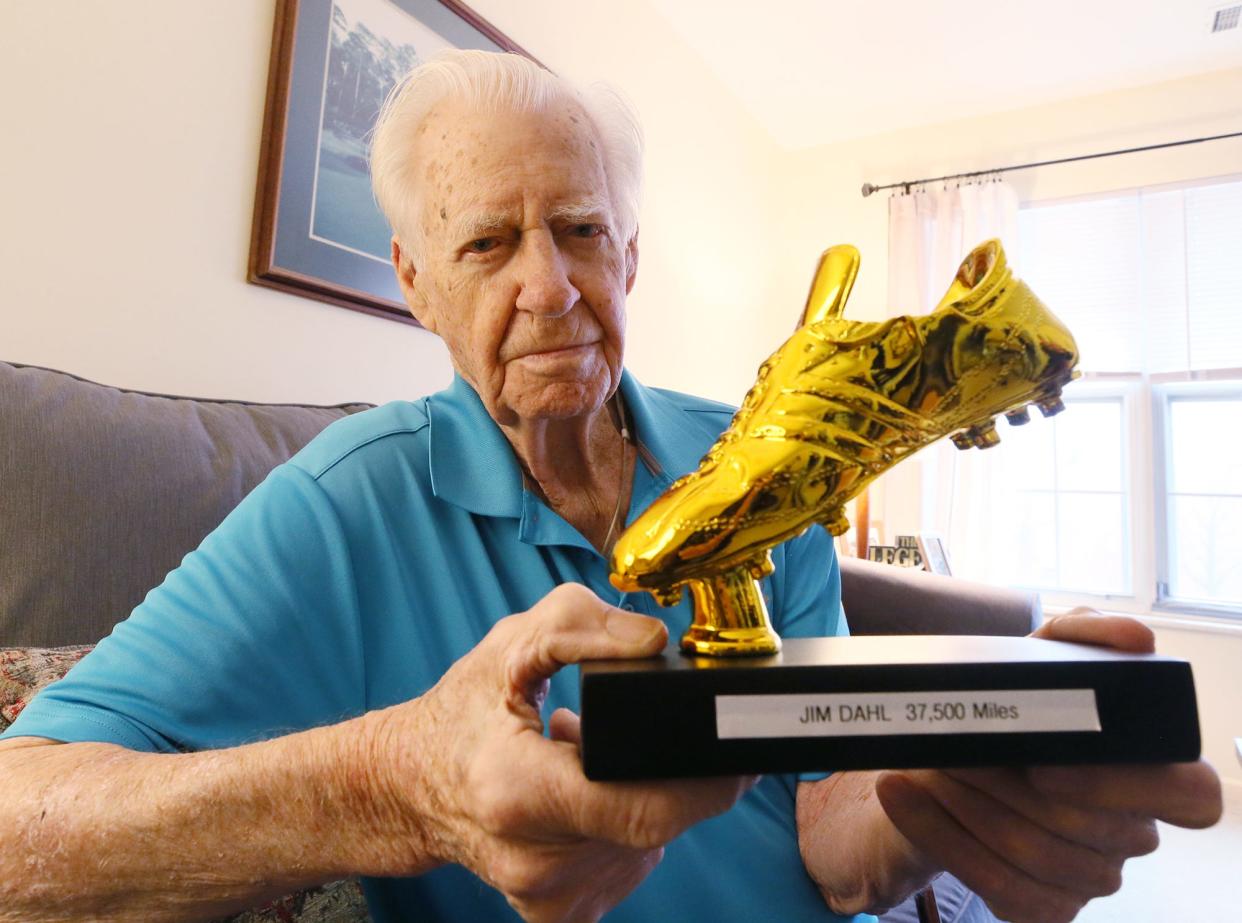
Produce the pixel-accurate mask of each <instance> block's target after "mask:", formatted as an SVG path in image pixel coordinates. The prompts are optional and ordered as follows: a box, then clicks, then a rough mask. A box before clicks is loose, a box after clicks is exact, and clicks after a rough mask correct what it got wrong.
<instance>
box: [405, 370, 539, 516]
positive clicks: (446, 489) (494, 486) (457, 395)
mask: <svg viewBox="0 0 1242 923" xmlns="http://www.w3.org/2000/svg"><path fill="white" fill-rule="evenodd" d="M427 416H428V418H429V419H430V432H429V434H428V440H427V443H428V445H427V452H428V462H429V464H430V468H431V492H432V493H434V494H435V495H436V496H437V497H439V498H440V499H441V500H447V501H448V502H449V503H452V504H454V505H456V506H460V507H462V508H463V509H465V510H469V511H470V512H471V513H477V514H479V515H482V516H509V517H513V518H518V517H520V516H521V515H522V492H523V491H522V469H521V467H519V465H518V462H517V458H516V457H515V456H514V454H513V447H512V446H511V445H509V440H507V439H505V435H504V433H502V432H501V430H500V427H499V426H497V425H496V421H494V420H493V419H492V418H491V416H489V415H488V413H487V408H486V407H484V406H483V401H482V400H481V399H480V398H479V395H478V394H476V393H475V390H474V388H472V387H470V385H469V384H467V383H466V380H465V379H464V378H462V377H461V376H460V375H457V374H454V375H453V383H452V384H451V385H449V387H448V388H447V389H445V390H444V391H441V392H439V393H438V394H433V395H432V396H431V397H429V398H428V399H427Z"/></svg>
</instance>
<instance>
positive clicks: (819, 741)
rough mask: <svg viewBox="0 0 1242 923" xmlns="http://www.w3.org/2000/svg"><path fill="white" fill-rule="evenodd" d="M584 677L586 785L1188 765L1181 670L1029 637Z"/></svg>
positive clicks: (1194, 745)
mask: <svg viewBox="0 0 1242 923" xmlns="http://www.w3.org/2000/svg"><path fill="white" fill-rule="evenodd" d="M783 643H784V649H783V650H782V651H781V653H779V654H776V655H773V656H770V657H754V658H727V659H726V658H706V657H688V656H686V655H683V654H681V653H680V652H679V651H678V650H677V649H676V648H674V647H670V648H669V649H668V650H666V651H665V652H664V653H663V654H662V655H660V656H658V657H653V658H649V659H646V660H606V661H595V662H592V663H585V664H583V665H582V668H581V687H582V762H583V769H584V771H585V772H586V775H587V777H588V778H590V779H598V780H620V779H662V778H676V777H686V776H712V775H732V774H753V773H767V772H803V771H819V770H825V771H826V770H836V769H909V768H920V767H921V768H931V767H952V766H1001V765H1037V764H1053V763H1129V762H1166V761H1168V762H1176V761H1184V760H1193V759H1197V758H1198V756H1199V747H1200V743H1199V718H1198V710H1197V708H1196V703H1195V691H1194V680H1193V678H1192V676H1191V672H1190V665H1189V664H1188V663H1186V662H1185V661H1181V660H1176V659H1173V658H1169V657H1161V656H1157V655H1155V654H1144V655H1133V654H1121V653H1116V652H1113V651H1109V650H1106V649H1103V648H1098V647H1089V646H1085V645H1079V644H1067V643H1062V642H1055V641H1043V640H1039V639H1033V638H999V637H974V636H970V637H963V636H932V635H912V636H887V637H858V638H802V639H799V638H791V639H785V640H784V642H783Z"/></svg>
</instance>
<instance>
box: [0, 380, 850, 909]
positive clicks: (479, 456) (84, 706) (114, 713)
mask: <svg viewBox="0 0 1242 923" xmlns="http://www.w3.org/2000/svg"><path fill="white" fill-rule="evenodd" d="M621 390H622V394H623V396H624V398H625V401H626V406H627V409H628V411H629V414H630V417H631V420H632V422H633V428H634V432H635V435H636V438H637V440H638V443H639V445H640V453H639V454H640V459H641V462H640V463H639V464H636V465H635V472H634V485H633V491H632V497H633V499H632V501H631V506H630V510H629V513H628V516H627V522H628V521H630V520H632V519H633V518H634V517H635V516H636V515H637V514H638V513H639V512H641V511H642V510H643V509H645V508H646V507H647V505H648V504H650V503H651V501H652V500H654V499H655V498H656V496H658V495H659V493H660V492H661V491H663V490H664V489H665V488H666V487H667V486H668V485H669V484H670V483H671V482H672V480H673V479H674V478H675V477H677V476H678V475H681V474H683V473H685V472H687V471H690V470H692V469H693V468H695V467H696V466H697V465H698V462H699V459H700V458H701V457H702V455H703V453H704V452H705V451H706V450H707V448H708V447H709V446H710V445H711V443H712V442H713V441H714V440H715V438H716V436H717V435H719V433H720V432H721V431H722V430H723V429H724V428H725V426H727V425H728V422H729V419H730V417H731V414H732V411H731V409H730V408H727V407H725V406H723V405H721V404H716V403H712V402H708V401H704V400H700V399H698V398H693V397H688V396H685V395H682V394H676V393H673V392H668V391H660V390H655V389H650V388H645V387H643V386H642V385H641V384H639V383H638V382H637V381H636V380H635V379H634V378H633V377H632V376H630V375H629V374H628V373H627V374H625V375H623V377H622V382H621ZM773 560H774V563H775V565H776V570H775V573H774V574H773V575H772V576H771V577H769V578H767V579H766V580H765V581H764V594H765V596H766V597H767V602H768V606H769V610H770V611H771V612H772V614H773V620H774V622H775V626H776V629H777V631H778V632H779V633H780V634H781V635H784V636H786V637H797V636H809V635H834V634H843V633H845V630H846V629H845V625H844V621H843V619H842V617H841V609H840V582H839V576H838V573H837V566H836V560H835V558H834V556H833V552H832V545H831V542H830V541H829V540H828V538H827V536H826V535H825V533H824V532H823V530H822V529H817V528H813V529H811V530H809V531H808V532H807V533H806V534H805V535H803V536H802V537H800V538H798V539H795V540H793V541H791V542H788V543H786V544H785V545H783V546H781V547H778V548H776V549H775V550H774V553H773ZM566 582H577V583H582V584H585V585H586V586H588V587H590V588H591V589H592V590H594V591H595V593H597V594H598V595H599V596H600V597H601V598H603V599H605V600H607V601H608V602H610V603H614V604H616V605H618V606H622V607H624V608H627V609H631V610H633V611H637V612H644V613H647V614H650V615H655V616H658V617H660V618H662V619H663V620H664V621H665V622H666V623H667V624H668V626H669V631H670V634H671V635H672V636H673V637H677V636H679V635H680V634H681V632H682V631H684V630H685V628H686V626H687V625H688V623H689V621H690V604H689V602H688V601H686V602H683V603H682V604H681V605H679V606H677V607H674V608H669V609H664V608H661V607H660V606H658V605H657V604H656V603H655V601H654V600H653V599H652V598H651V596H650V595H648V594H646V593H632V594H623V593H619V592H618V591H617V590H616V589H614V588H613V587H612V586H611V584H609V582H608V565H607V562H606V561H605V560H604V558H603V557H602V556H601V555H600V554H599V553H598V552H597V551H596V550H595V549H594V548H593V547H592V546H591V545H590V543H589V542H588V541H587V540H586V539H585V538H583V537H582V535H580V534H579V533H578V531H577V530H576V529H574V528H573V527H572V526H571V525H569V523H567V522H566V521H565V520H564V519H562V518H561V517H560V516H559V515H557V514H556V513H555V512H554V511H553V510H552V509H551V508H549V507H548V506H547V505H545V504H544V503H543V502H541V501H540V500H539V498H538V497H536V496H535V495H534V494H533V493H531V492H529V491H527V490H525V489H524V488H523V481H522V475H521V469H520V468H519V466H518V464H517V461H516V459H515V457H514V455H513V451H512V449H511V448H510V446H509V444H508V442H507V441H506V440H505V438H504V436H503V434H502V433H501V432H500V430H499V429H498V428H497V427H496V425H495V424H494V423H493V422H492V420H491V418H490V417H489V416H488V415H487V412H486V410H485V409H484V407H483V404H482V402H481V401H480V400H479V398H478V396H477V395H476V394H475V392H474V391H473V390H472V389H471V388H470V386H469V385H467V384H466V383H465V382H464V381H463V380H462V379H461V378H457V379H455V380H454V382H453V384H452V386H451V387H450V388H448V389H447V390H446V391H443V392H441V393H439V394H435V395H432V396H431V397H428V398H424V399H422V400H419V401H415V402H404V401H398V402H394V403H390V404H386V405H384V406H383V407H378V408H376V409H374V410H369V411H366V412H364V413H360V414H356V415H354V416H350V417H347V418H345V419H343V420H339V421H337V422H336V423H334V424H332V425H331V426H329V427H328V428H327V429H326V430H324V431H323V433H321V434H320V435H319V436H318V437H316V438H315V439H314V440H313V441H312V442H311V443H310V444H309V445H307V446H306V447H305V448H304V449H303V450H302V451H301V452H299V453H298V454H297V455H296V456H294V458H292V459H291V460H290V461H289V462H287V463H286V464H284V465H281V466H280V467H278V468H276V469H275V470H274V471H272V473H271V474H270V475H269V476H268V478H267V479H266V480H265V481H264V482H263V483H262V484H261V485H260V486H259V487H257V488H256V489H255V490H254V491H253V492H252V493H251V494H250V495H249V496H248V497H246V499H245V500H243V501H242V503H241V504H240V505H239V506H238V507H237V508H236V509H235V510H234V511H233V512H232V513H231V514H230V515H229V516H228V518H226V519H225V521H224V522H223V523H222V524H221V525H220V526H219V528H217V529H216V531H215V532H213V533H212V534H211V535H209V536H208V537H207V538H206V539H204V541H203V543H202V545H201V546H200V547H199V549H198V550H196V551H194V552H192V553H191V554H189V555H187V556H186V558H185V560H184V561H183V562H182V564H181V566H180V567H179V568H178V569H177V570H175V571H173V572H172V573H171V574H169V575H168V577H167V578H166V579H165V581H164V582H163V583H162V584H161V585H160V586H159V587H157V588H156V589H154V590H152V591H151V592H150V593H149V594H148V595H147V597H146V599H145V600H144V601H143V602H142V604H141V605H140V606H138V608H137V609H135V610H134V612H133V614H132V615H131V616H130V617H129V619H127V620H126V621H125V622H123V623H121V624H120V625H118V626H117V627H116V629H115V630H114V631H113V632H112V634H111V635H110V636H109V637H108V638H106V639H105V640H103V641H102V642H101V643H100V644H99V646H98V647H97V648H96V649H95V650H94V651H93V652H92V653H91V654H90V655H89V656H88V657H86V659H85V660H83V661H82V663H81V664H79V665H78V666H77V667H75V668H74V670H73V671H72V672H71V673H70V675H69V676H68V677H66V678H65V679H64V680H63V681H61V682H59V683H56V684H54V685H53V686H51V687H49V688H48V689H47V690H45V691H44V692H43V694H41V695H39V696H38V697H36V698H35V699H34V701H32V702H31V703H30V705H29V706H27V708H26V709H25V711H24V712H23V713H22V714H21V716H20V717H19V718H18V720H17V721H16V722H15V723H14V724H13V725H12V727H11V728H10V729H9V730H8V732H7V734H6V735H5V736H9V737H12V736H19V735H37V736H41V737H48V738H52V739H55V740H63V741H104V742H108V743H114V744H120V745H122V746H125V747H129V748H131V749H135V750H145V751H152V752H176V751H182V750H203V749H211V748H219V747H230V746H236V745H238V744H242V743H246V742H251V741H255V740H261V739H266V738H270V737H274V736H278V735H280V734H285V733H290V732H293V731H297V730H302V729H305V728H310V727H316V726H321V725H325V724H330V723H335V722H339V721H341V720H344V719H347V718H351V717H354V716H357V715H361V714H363V713H364V712H366V711H369V710H371V709H376V708H384V707H386V706H389V705H392V704H395V703H397V702H402V701H405V700H407V699H411V698H413V697H415V696H418V695H421V694H422V693H423V692H424V691H426V690H427V689H428V688H430V687H431V686H432V685H433V684H434V683H435V682H436V680H437V679H438V678H439V677H440V676H441V675H442V674H443V673H444V672H445V671H446V670H447V669H448V667H449V666H450V665H451V664H452V663H453V662H454V661H455V660H457V659H458V658H460V657H461V656H463V655H464V654H466V653H467V652H468V651H469V650H470V649H471V648H473V647H474V646H475V644H477V643H478V641H479V640H480V639H481V638H482V637H483V635H485V634H486V633H487V631H488V630H489V629H490V628H491V627H492V626H493V625H494V624H495V623H496V622H497V620H499V619H501V618H503V617H504V616H506V615H508V614H510V613H512V612H518V611H523V610H525V609H529V608H530V607H531V606H532V605H533V604H534V603H535V602H536V601H538V600H539V599H540V598H542V597H543V596H544V595H545V594H547V593H548V591H550V590H551V589H552V588H553V587H555V586H557V585H559V584H562V583H566ZM687 595H688V594H687ZM561 706H564V707H568V708H573V709H575V710H577V707H578V689H577V668H576V667H570V668H567V669H564V670H562V671H561V672H560V673H558V674H557V675H556V676H555V677H553V679H552V682H551V689H550V692H549V695H548V699H547V705H546V712H545V717H546V715H547V714H550V713H551V711H552V710H553V709H555V708H557V707H561ZM796 785H797V780H796V778H795V777H793V776H779V775H774V776H767V777H765V778H764V779H763V780H762V781H761V782H760V783H759V784H758V785H757V786H756V787H755V788H754V789H752V790H751V791H750V792H749V793H748V794H747V795H746V796H745V797H744V798H743V799H742V800H741V801H740V802H739V803H738V804H737V805H736V806H735V807H734V808H733V809H732V810H730V811H729V812H727V813H726V814H724V815H722V816H720V817H717V818H713V819H711V820H708V821H705V822H704V823H701V824H699V825H697V826H695V827H693V828H691V829H690V830H688V831H686V832H685V833H683V834H682V835H681V836H680V837H678V838H677V840H675V841H674V842H673V843H672V844H670V845H669V847H668V849H667V851H666V853H665V857H664V860H663V862H662V863H661V864H660V865H659V866H658V867H657V868H656V870H655V871H654V872H653V873H652V874H651V875H650V876H649V877H648V879H647V880H646V881H645V882H644V883H643V884H642V885H640V886H639V887H638V888H637V889H636V890H635V891H634V892H633V893H632V894H631V895H630V896H629V897H628V898H627V899H626V900H625V901H623V902H622V903H621V904H620V905H618V907H617V908H616V909H615V910H614V911H613V912H612V913H611V914H609V915H608V917H607V919H608V920H609V921H615V923H649V921H652V920H678V921H694V920H710V921H714V923H721V921H728V920H739V921H742V920H744V921H754V920H764V919H780V920H782V921H787V923H793V921H802V920H807V921H811V920H815V921H825V920H840V919H842V918H841V917H838V916H836V915H834V914H832V913H831V912H829V911H828V910H827V908H826V907H825V906H824V903H823V900H822V898H821V897H820V896H819V894H818V892H817V890H816V888H815V886H814V884H813V883H812V882H811V880H810V878H809V877H808V876H807V874H806V872H805V870H804V868H803V865H802V861H801V858H800V856H799V852H798V843H797V830H796V827H795V821H794V797H795V788H796ZM843 835H849V834H848V831H843ZM363 885H364V888H365V890H366V893H367V898H368V901H369V903H370V906H371V912H372V915H373V917H374V918H375V919H376V921H380V923H382V921H389V920H392V921H396V920H424V921H434V920H470V921H475V920H478V921H484V920H511V919H517V917H516V915H515V914H514V913H513V912H512V910H511V909H510V908H509V906H508V904H507V903H506V902H505V901H504V899H503V898H502V897H501V896H500V895H499V894H498V893H497V892H495V891H494V890H493V889H491V888H490V887H488V886H486V885H484V884H482V883H481V882H480V881H479V880H478V879H477V878H476V877H475V876H474V875H472V874H471V873H469V872H467V871H466V870H465V869H463V868H461V867H458V866H446V867H443V868H440V869H437V870H435V871H432V872H429V873H427V874H425V875H422V876H419V877H417V878H411V879H368V880H364V882H363ZM856 919H857V920H860V921H861V920H869V919H871V918H870V917H859V918H856Z"/></svg>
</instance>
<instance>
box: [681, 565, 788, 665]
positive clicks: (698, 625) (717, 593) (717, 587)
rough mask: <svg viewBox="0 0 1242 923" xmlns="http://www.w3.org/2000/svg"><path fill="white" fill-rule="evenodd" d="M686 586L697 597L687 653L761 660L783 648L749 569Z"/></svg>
mask: <svg viewBox="0 0 1242 923" xmlns="http://www.w3.org/2000/svg"><path fill="white" fill-rule="evenodd" d="M687 583H688V584H689V586H690V592H691V594H692V595H693V597H694V622H693V623H691V625H690V627H689V628H688V629H686V633H685V634H684V635H683V636H682V638H681V649H682V651H683V652H684V653H687V654H701V655H705V656H708V657H759V656H764V655H767V654H775V653H776V652H778V651H779V650H780V649H781V639H780V636H778V635H777V633H776V632H775V631H773V630H772V625H771V623H770V622H769V621H768V607H767V605H766V604H765V603H764V601H763V594H762V593H761V592H760V591H759V582H758V581H757V580H756V579H755V578H754V576H753V575H752V572H751V569H750V568H748V567H745V566H742V567H735V568H732V569H730V570H727V571H724V572H723V573H719V574H714V575H712V576H710V577H703V578H695V579H693V580H688V581H687Z"/></svg>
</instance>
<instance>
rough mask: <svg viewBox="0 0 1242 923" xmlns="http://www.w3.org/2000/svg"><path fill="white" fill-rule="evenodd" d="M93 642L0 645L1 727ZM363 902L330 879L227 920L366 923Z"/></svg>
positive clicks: (349, 886)
mask: <svg viewBox="0 0 1242 923" xmlns="http://www.w3.org/2000/svg"><path fill="white" fill-rule="evenodd" d="M93 647H94V645H91V644H84V645H80V646H77V647H9V648H0V731H3V730H4V729H5V728H7V727H8V726H9V725H10V724H12V723H13V722H14V721H15V720H16V719H17V716H18V715H19V714H21V711H22V709H23V708H25V707H26V705H27V704H28V703H29V702H30V700H31V699H33V698H34V697H35V694H36V693H38V692H39V690H40V689H42V688H43V687H44V686H48V685H51V684H52V683H54V682H56V680H58V679H60V678H61V677H62V676H64V675H65V674H66V673H68V672H69V670H70V669H72V668H73V665H74V664H76V663H77V662H78V661H79V660H81V659H82V658H83V657H85V656H86V655H87V654H88V653H89V652H90V651H91V649H92V648H93ZM370 919H371V918H370V916H369V915H368V914H367V905H366V900H365V899H364V898H363V896H362V889H361V888H360V887H359V886H358V882H356V881H352V880H351V881H334V882H331V883H329V884H326V885H322V886H320V887H318V888H311V889H310V890H307V891H299V892H298V893H296V894H290V895H286V896H285V897H282V898H281V899H280V900H277V901H272V902H271V903H270V904H266V905H264V906H263V907H258V908H256V909H254V910H248V911H246V912H245V913H241V914H238V915H236V916H234V917H230V918H229V920H228V923H367V921H369V920H370Z"/></svg>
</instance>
